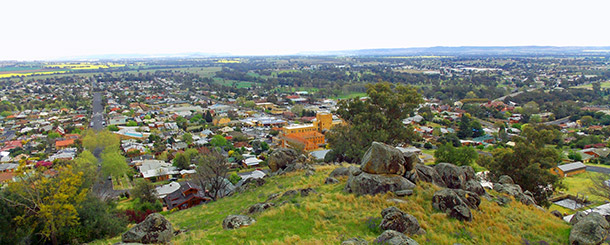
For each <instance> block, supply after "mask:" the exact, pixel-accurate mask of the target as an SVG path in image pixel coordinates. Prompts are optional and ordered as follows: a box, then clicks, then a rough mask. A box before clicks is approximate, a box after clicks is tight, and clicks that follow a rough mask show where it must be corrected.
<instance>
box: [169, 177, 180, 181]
mask: <svg viewBox="0 0 610 245" xmlns="http://www.w3.org/2000/svg"><path fill="white" fill-rule="evenodd" d="M169 181H178V178H176V177H174V178H171V179H169Z"/></svg>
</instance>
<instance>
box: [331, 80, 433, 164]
mask: <svg viewBox="0 0 610 245" xmlns="http://www.w3.org/2000/svg"><path fill="white" fill-rule="evenodd" d="M367 94H368V97H369V98H368V99H367V100H366V101H362V100H359V99H356V98H354V99H349V100H342V101H340V102H339V109H338V110H337V113H338V114H339V116H341V118H342V119H343V120H345V121H346V122H347V125H345V126H337V127H335V128H333V130H331V131H330V132H329V133H328V142H329V145H330V146H331V147H332V155H333V156H335V157H336V158H338V160H345V161H349V162H358V161H360V159H361V158H362V156H363V155H364V153H365V151H366V149H367V148H368V147H369V146H370V144H371V143H372V142H373V141H378V142H384V143H387V144H391V145H394V144H398V143H405V142H407V143H408V142H411V141H413V140H414V139H417V134H415V132H414V131H413V129H412V128H411V127H410V126H409V127H405V126H404V125H403V124H402V120H403V119H404V118H406V117H407V116H409V115H410V114H411V113H413V110H414V109H415V108H416V107H417V106H418V105H419V104H421V103H422V102H423V100H422V97H421V95H420V94H419V93H418V92H417V90H416V89H415V88H413V87H410V86H404V85H394V84H390V83H387V82H380V83H376V84H368V85H367Z"/></svg>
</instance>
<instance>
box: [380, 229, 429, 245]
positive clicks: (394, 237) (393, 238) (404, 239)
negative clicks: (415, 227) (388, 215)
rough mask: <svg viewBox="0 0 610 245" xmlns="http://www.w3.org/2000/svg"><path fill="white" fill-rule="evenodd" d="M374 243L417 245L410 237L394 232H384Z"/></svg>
mask: <svg viewBox="0 0 610 245" xmlns="http://www.w3.org/2000/svg"><path fill="white" fill-rule="evenodd" d="M374 243H376V244H391V245H416V244H419V243H417V242H416V241H415V240H413V239H411V238H410V237H408V236H406V235H405V234H402V233H400V232H398V231H394V230H386V231H384V232H383V233H381V235H379V236H378V237H377V238H376V239H375V241H374Z"/></svg>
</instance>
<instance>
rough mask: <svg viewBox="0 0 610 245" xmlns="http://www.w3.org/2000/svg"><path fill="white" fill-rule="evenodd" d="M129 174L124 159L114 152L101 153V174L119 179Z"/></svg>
mask: <svg viewBox="0 0 610 245" xmlns="http://www.w3.org/2000/svg"><path fill="white" fill-rule="evenodd" d="M127 172H129V166H127V162H126V161H125V157H124V156H123V155H121V153H119V152H118V151H116V150H112V151H105V152H104V153H102V173H104V175H106V176H108V175H111V176H113V177H116V178H118V177H121V176H123V175H124V174H126V173H127Z"/></svg>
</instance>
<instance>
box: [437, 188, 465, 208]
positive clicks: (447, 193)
mask: <svg viewBox="0 0 610 245" xmlns="http://www.w3.org/2000/svg"><path fill="white" fill-rule="evenodd" d="M458 205H464V206H466V203H464V201H463V200H462V198H460V196H459V195H458V194H457V193H456V192H455V191H454V190H452V189H448V188H445V189H442V190H440V191H437V192H435V193H434V196H432V207H434V208H435V209H438V210H440V211H443V212H448V211H449V210H451V209H452V208H453V207H455V206H458Z"/></svg>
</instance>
